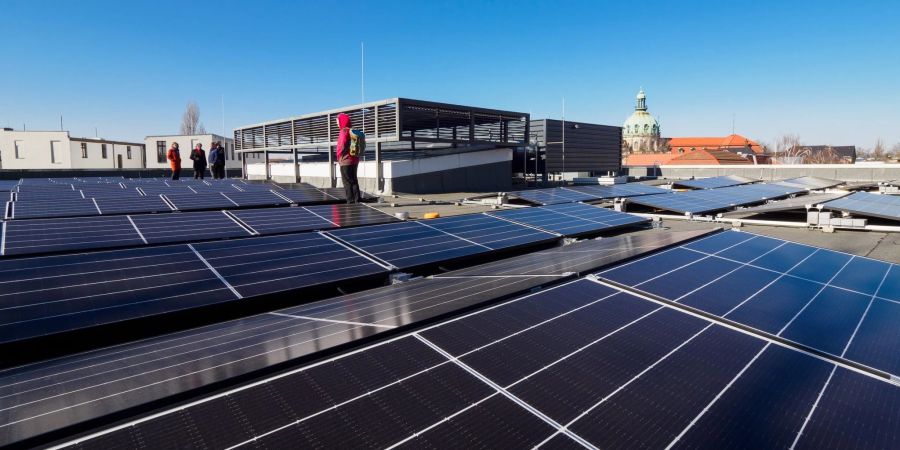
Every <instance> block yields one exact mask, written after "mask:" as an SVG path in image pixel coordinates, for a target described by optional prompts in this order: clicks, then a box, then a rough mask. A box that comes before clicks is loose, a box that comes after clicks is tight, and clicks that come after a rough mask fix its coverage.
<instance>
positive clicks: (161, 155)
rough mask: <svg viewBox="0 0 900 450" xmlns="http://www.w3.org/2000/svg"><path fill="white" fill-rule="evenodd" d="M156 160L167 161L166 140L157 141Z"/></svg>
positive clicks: (159, 161)
mask: <svg viewBox="0 0 900 450" xmlns="http://www.w3.org/2000/svg"><path fill="white" fill-rule="evenodd" d="M156 162H158V163H164V162H166V141H156Z"/></svg>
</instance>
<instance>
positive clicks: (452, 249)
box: [326, 222, 492, 269]
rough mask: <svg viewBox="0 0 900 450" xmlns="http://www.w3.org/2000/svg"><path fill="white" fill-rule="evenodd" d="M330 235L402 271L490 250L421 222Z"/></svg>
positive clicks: (335, 231)
mask: <svg viewBox="0 0 900 450" xmlns="http://www.w3.org/2000/svg"><path fill="white" fill-rule="evenodd" d="M326 233H327V234H329V235H331V236H334V237H337V238H338V239H341V240H343V241H345V242H347V243H349V244H350V245H352V246H354V247H356V248H359V249H361V250H363V251H364V252H366V253H368V254H370V255H373V256H374V257H376V258H378V259H380V260H382V261H384V262H386V263H388V264H390V265H393V266H394V267H396V268H399V269H410V268H414V267H418V266H422V265H425V264H434V263H438V262H446V261H450V260H453V259H457V258H462V257H466V256H471V255H475V254H478V253H484V252H488V251H491V250H492V249H491V248H490V247H488V246H486V245H480V244H477V243H475V242H471V241H467V240H464V239H461V238H458V237H456V236H453V235H450V234H447V233H444V232H442V231H439V230H437V229H435V228H431V227H427V226H425V225H423V224H422V223H419V222H399V223H389V224H384V225H370V226H367V227H360V228H344V229H337V230H331V231H328V232H326Z"/></svg>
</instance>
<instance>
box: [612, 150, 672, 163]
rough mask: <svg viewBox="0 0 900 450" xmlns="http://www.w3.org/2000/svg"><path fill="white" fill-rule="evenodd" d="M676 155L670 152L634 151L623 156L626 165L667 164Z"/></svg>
mask: <svg viewBox="0 0 900 450" xmlns="http://www.w3.org/2000/svg"><path fill="white" fill-rule="evenodd" d="M675 156H676V155H673V154H672V153H634V154H631V155H627V156H625V162H624V163H623V164H624V165H626V166H658V165H663V164H668V162H669V160H671V159H672V158H674V157H675Z"/></svg>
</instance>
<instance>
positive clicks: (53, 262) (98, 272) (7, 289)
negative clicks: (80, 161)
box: [0, 245, 238, 344]
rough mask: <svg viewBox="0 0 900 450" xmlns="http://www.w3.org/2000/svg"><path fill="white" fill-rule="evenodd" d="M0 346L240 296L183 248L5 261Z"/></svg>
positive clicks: (0, 266) (0, 268) (1, 263)
mask: <svg viewBox="0 0 900 450" xmlns="http://www.w3.org/2000/svg"><path fill="white" fill-rule="evenodd" d="M0 286H3V289H2V290H0V343H4V344H5V343H10V342H16V341H22V340H26V339H31V338H36V337H41V336H50V335H54V334H58V333H63V332H70V331H75V330H80V329H86V328H90V327H96V326H99V325H107V324H111V323H115V322H121V321H124V320H131V319H139V318H146V317H150V316H154V315H157V314H163V313H170V312H175V311H181V310H186V309H190V308H196V307H200V306H207V305H211V304H215V303H220V302H225V301H230V300H235V299H237V298H238V297H237V296H236V295H235V294H234V293H233V292H232V291H231V290H230V289H228V286H226V285H225V284H224V283H223V282H222V281H221V280H220V278H219V277H218V276H217V275H216V274H215V273H214V272H213V271H212V270H210V269H209V268H208V267H207V266H206V265H205V264H204V262H203V261H202V260H201V259H200V258H199V257H198V255H197V254H196V253H195V252H193V251H191V249H190V248H189V247H187V246H184V245H178V246H168V247H148V248H138V249H131V250H117V251H106V252H95V253H86V254H75V255H64V256H44V257H35V258H19V259H15V260H0Z"/></svg>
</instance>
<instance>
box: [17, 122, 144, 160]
mask: <svg viewBox="0 0 900 450" xmlns="http://www.w3.org/2000/svg"><path fill="white" fill-rule="evenodd" d="M144 162H145V152H144V144H142V143H140V142H123V141H110V140H106V139H93V138H79V137H72V136H69V132H68V131H15V130H10V129H3V130H0V169H26V170H28V169H30V170H35V169H140V168H143V167H144Z"/></svg>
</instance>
